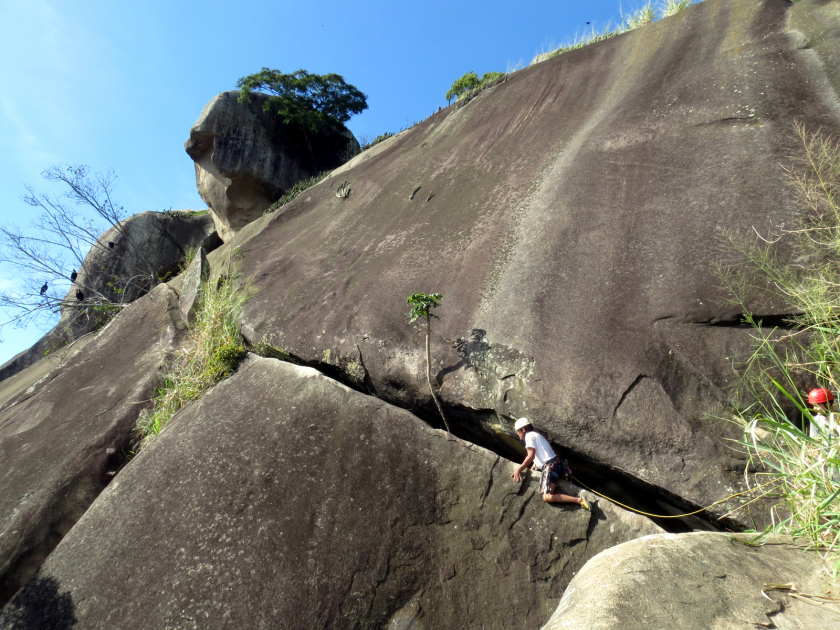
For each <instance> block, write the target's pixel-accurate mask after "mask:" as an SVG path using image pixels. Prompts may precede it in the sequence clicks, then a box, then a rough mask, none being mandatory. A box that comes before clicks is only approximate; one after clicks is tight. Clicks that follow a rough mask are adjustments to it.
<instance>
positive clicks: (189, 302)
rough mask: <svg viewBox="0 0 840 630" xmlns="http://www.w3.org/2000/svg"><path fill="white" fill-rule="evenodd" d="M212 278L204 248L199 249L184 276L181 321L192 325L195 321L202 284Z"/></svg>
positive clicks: (179, 302)
mask: <svg viewBox="0 0 840 630" xmlns="http://www.w3.org/2000/svg"><path fill="white" fill-rule="evenodd" d="M209 277H210V263H208V262H207V256H206V255H205V254H204V248H203V247H199V249H198V252H196V255H195V258H193V260H192V262H191V263H190V266H189V267H188V268H187V271H186V273H185V274H184V281H183V286H182V288H181V296H180V298H179V299H178V304H179V307H180V309H181V319H183V320H184V321H185V322H188V323H192V320H193V319H195V310H196V308H197V307H198V305H199V303H200V301H201V283H202V282H204V281H206V280H207V278H209Z"/></svg>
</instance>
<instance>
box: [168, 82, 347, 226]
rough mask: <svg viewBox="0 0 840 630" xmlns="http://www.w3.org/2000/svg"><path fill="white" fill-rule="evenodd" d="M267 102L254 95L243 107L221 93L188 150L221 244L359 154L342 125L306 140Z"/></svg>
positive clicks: (198, 124) (193, 133) (234, 97)
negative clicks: (291, 192)
mask: <svg viewBox="0 0 840 630" xmlns="http://www.w3.org/2000/svg"><path fill="white" fill-rule="evenodd" d="M266 98H267V97H266V96H265V95H264V94H260V93H252V95H251V103H250V104H242V103H240V102H239V100H238V99H239V92H238V91H230V92H222V93H221V94H219V95H218V96H216V97H215V98H213V99H212V100H211V101H210V102H209V103H208V104H207V105H206V106H205V107H204V110H203V111H202V112H201V115H200V116H199V118H198V120H197V121H196V123H195V124H194V125H193V126H192V128H191V129H190V138H189V140H187V141H186V143H185V144H184V147H185V149H186V151H187V153H188V154H189V156H190V157H191V158H192V159H193V160H194V161H195V181H196V186H197V188H198V193H199V194H200V195H201V198H202V199H204V201H205V202H206V203H207V205H208V206H210V208H211V209H212V211H213V218H214V220H215V222H216V228H217V230H218V232H219V235H220V236H221V238H222V240H223V241H228V240H230V238H232V237H233V235H234V234H236V232H237V231H239V230H240V229H241V228H242V227H243V226H244V225H246V224H248V223H250V222H251V221H253V220H254V219H257V218H259V217H260V216H262V214H263V212H265V210H267V209H268V207H269V206H270V205H271V204H272V203H273V202H274V201H276V200H277V199H279V198H280V196H281V195H282V194H283V193H284V192H285V191H286V190H288V189H289V188H291V187H292V186H294V185H295V184H296V183H297V182H299V181H301V180H303V179H307V178H309V177H312V176H313V175H316V174H318V173H320V172H321V171H326V170H330V169H332V168H335V167H336V166H339V165H341V164H343V163H344V162H346V161H347V160H348V159H349V157H350V156H351V155H353V154H354V153H355V152H357V151H358V150H359V143H358V142H357V141H356V139H355V138H354V137H353V134H352V133H350V132H349V131H348V130H347V129H346V128H345V127H344V126H343V125H340V126H338V127H337V129H336V130H334V131H331V132H326V133H322V134H314V135H313V134H311V133H310V134H309V135H308V136H304V135H303V134H302V133H301V131H300V130H299V129H297V128H296V127H293V126H290V125H287V124H285V123H283V121H282V120H281V119H280V117H279V116H277V115H274V114H269V113H266V112H264V111H263V110H262V105H263V103H264V102H265V100H266ZM307 143H308V144H307ZM310 147H311V152H310V150H309V149H310Z"/></svg>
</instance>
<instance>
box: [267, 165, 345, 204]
mask: <svg viewBox="0 0 840 630" xmlns="http://www.w3.org/2000/svg"><path fill="white" fill-rule="evenodd" d="M331 172H332V171H324V172H323V173H318V174H317V175H314V176H312V177H310V178H309V179H304V180H303V181H300V182H298V183H297V184H295V185H294V186H292V187H291V188H290V189H289V190H288V191H286V194H285V195H283V196H282V197H280V199H278V200H277V201H275V202H274V203H273V204H271V205H270V206H269V207H268V210H266V211H265V212H263V215H266V214H271V213H272V212H274V211H276V210H277V209H278V208H282V207H283V206H285V205H286V204H287V203H289V202H290V201H293V200H295V199H297V198H298V195H300V194H301V193H302V192H303V191H305V190H306V189H308V188H312V187H313V186H314V185H315V184H317V183H319V182H322V181H324V180H325V179H326V178H327V177H329V176H330V173H331Z"/></svg>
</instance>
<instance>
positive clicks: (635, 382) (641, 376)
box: [612, 374, 649, 418]
mask: <svg viewBox="0 0 840 630" xmlns="http://www.w3.org/2000/svg"><path fill="white" fill-rule="evenodd" d="M645 378H649V377H648V376H647V375H646V374H639V375H638V376H637V377H636V378H635V379H633V382H632V383H630V387H628V388H627V389H625V390H624V391H623V392H622V394H621V397H620V398H619V399H618V403H617V404H616V406H615V408H614V409H613V412H612V415H613V418H615V414H616V413H618V410H619V408H620V407H621V404H622V403H623V402H624V400H625V399H626V398H627V396H628V395H629V394H630V392H632V391H633V388H635V387H636V385H638V384H639V383H641V382H642V379H645Z"/></svg>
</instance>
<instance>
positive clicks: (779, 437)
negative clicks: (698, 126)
mask: <svg viewBox="0 0 840 630" xmlns="http://www.w3.org/2000/svg"><path fill="white" fill-rule="evenodd" d="M796 129H797V132H798V134H799V137H800V139H801V141H802V146H803V153H802V156H800V157H796V158H793V159H792V163H791V166H790V167H789V168H787V169H786V170H787V172H788V176H789V182H790V184H791V186H792V187H793V189H794V190H795V191H796V194H797V197H798V199H799V201H800V202H801V203H802V206H803V207H804V208H805V209H807V211H806V212H805V213H804V215H803V218H802V219H801V220H800V221H799V223H798V224H796V225H794V226H792V227H784V228H782V229H780V230H779V231H778V232H777V233H775V234H768V235H763V236H761V235H758V234H757V232H751V233H749V234H746V235H740V234H731V235H729V242H730V246H731V248H732V250H733V251H734V252H735V255H734V256H733V259H732V260H731V261H729V263H727V264H725V265H721V267H720V268H719V270H718V277H719V278H720V279H721V281H722V283H723V285H724V287H725V288H726V289H727V290H728V293H729V294H730V296H731V304H732V305H734V306H737V307H739V309H741V310H742V312H743V313H745V316H744V321H745V323H747V324H749V325H751V326H752V327H753V330H754V334H753V340H754V344H753V349H752V353H751V354H750V355H749V356H748V357H747V358H746V359H745V360H744V361H743V362H742V364H741V365H740V366H739V368H740V379H739V382H738V385H737V387H736V391H735V403H734V404H735V408H734V419H735V421H736V422H737V423H739V425H740V426H741V427H742V428H743V430H744V439H743V441H742V443H741V445H742V446H743V447H744V448H745V449H746V451H747V452H748V454H749V456H750V462H751V465H752V469H753V471H756V472H755V475H754V478H753V481H754V482H755V485H756V486H757V487H756V488H755V489H756V492H755V495H756V498H762V497H763V498H773V499H776V501H775V505H774V507H773V508H772V509H771V517H772V522H773V526H772V527H770V528H769V529H768V530H767V532H765V533H767V534H769V533H783V534H788V535H792V536H799V537H805V538H807V539H809V540H810V541H811V546H812V547H813V548H815V549H818V550H820V552H821V553H822V555H823V557H824V558H825V559H826V560H827V563H826V564H827V567H829V572H830V573H831V579H832V580H833V581H834V582H835V583H836V581H837V578H838V574H840V454H839V453H838V449H840V436H838V435H835V434H832V433H831V432H830V431H829V432H827V433H826V432H823V431H822V430H820V431H819V432H818V434H817V435H816V437H811V436H810V432H811V431H810V429H811V425H812V420H811V418H812V413H815V412H812V411H811V410H810V409H808V407H807V404H806V401H807V393H806V392H807V391H808V390H810V389H812V388H815V387H825V388H828V389H829V390H831V391H833V392H835V395H837V392H838V390H840V139H836V138H830V137H827V136H825V135H823V134H821V133H819V132H818V133H815V134H811V133H807V132H806V130H805V129H804V127H802V126H801V125H797V127H796ZM768 298H769V299H768ZM759 299H761V301H762V302H764V303H768V302H769V303H776V304H783V305H784V306H783V307H782V309H781V310H782V312H784V313H789V314H790V315H789V316H788V317H787V321H786V325H785V327H784V328H781V329H780V328H771V327H767V326H762V322H761V321H760V320H759V318H758V317H757V316H755V315H753V314H752V311H751V308H750V305H751V304H755V303H757V301H758V300H759ZM838 398H840V397H838ZM814 426H816V425H814ZM747 483H748V484H750V483H751V481H750V476H749V475H748V476H747Z"/></svg>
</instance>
